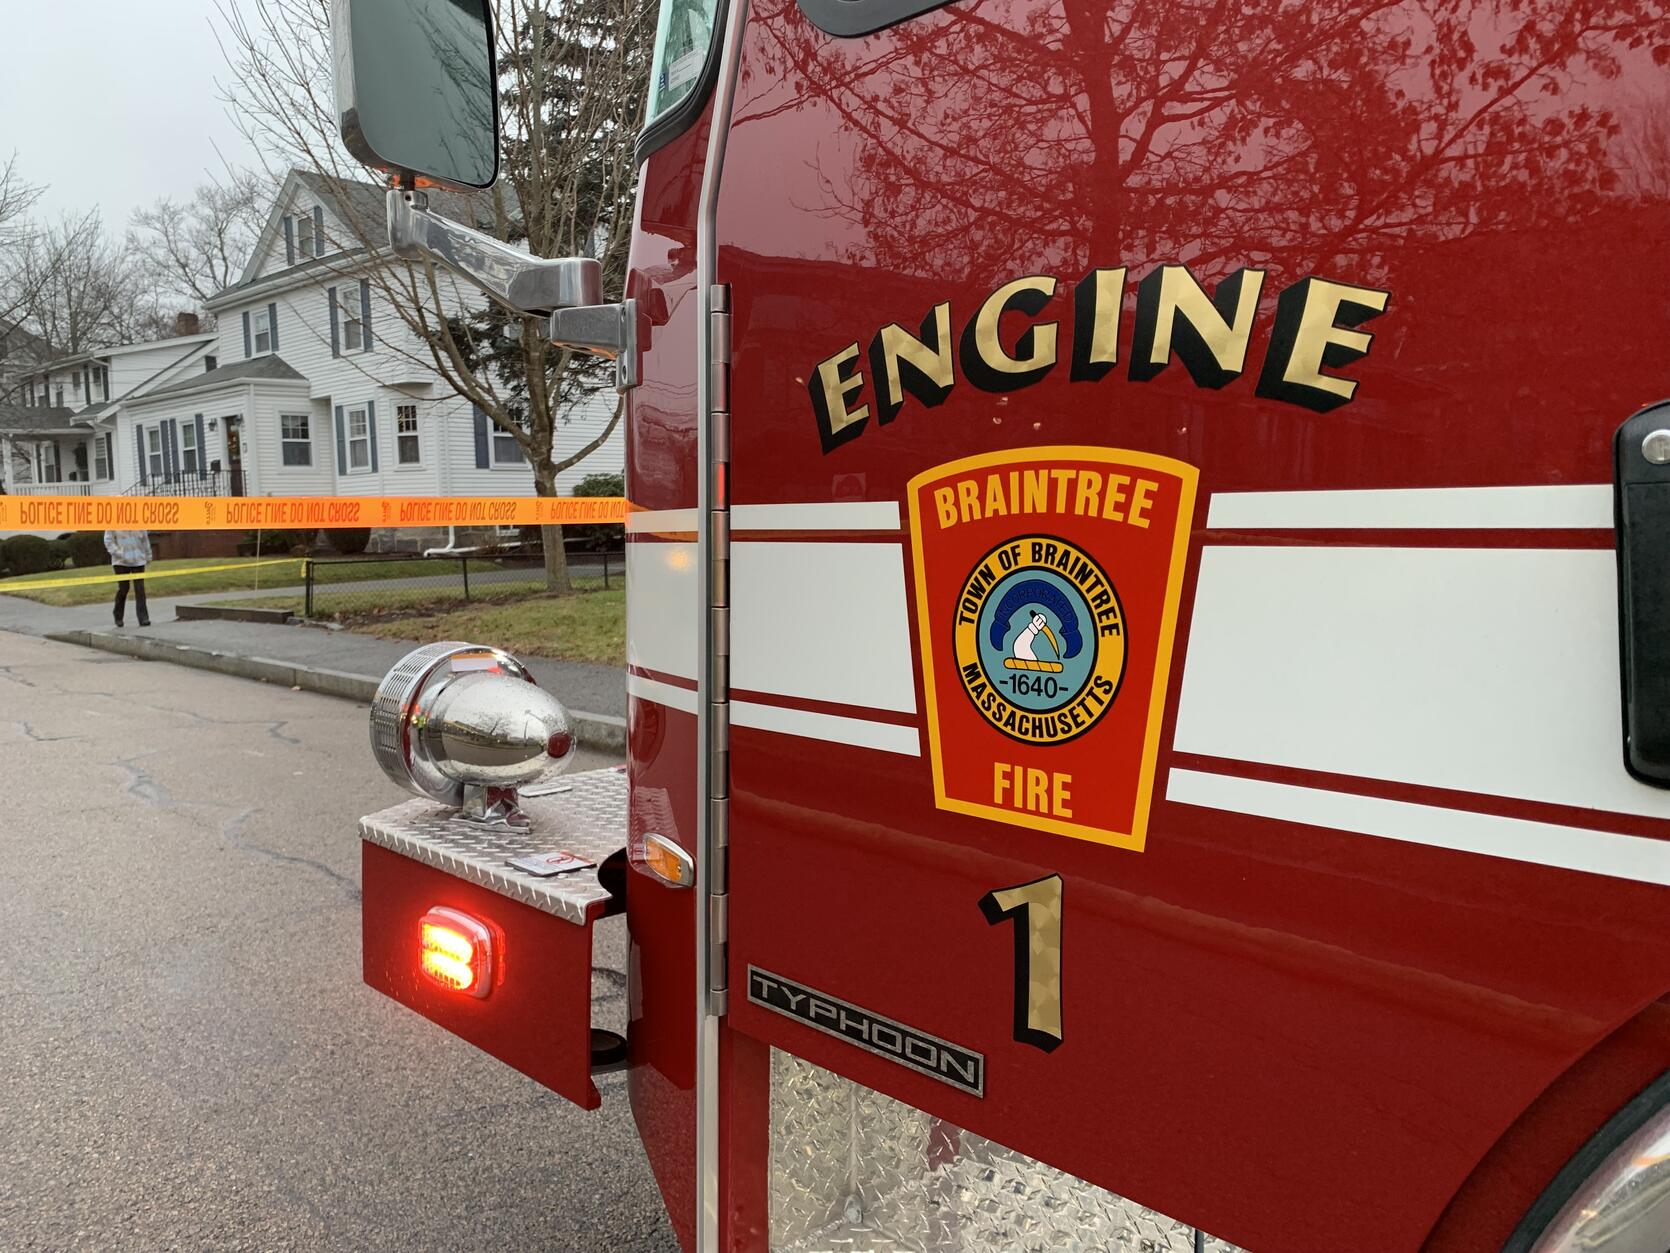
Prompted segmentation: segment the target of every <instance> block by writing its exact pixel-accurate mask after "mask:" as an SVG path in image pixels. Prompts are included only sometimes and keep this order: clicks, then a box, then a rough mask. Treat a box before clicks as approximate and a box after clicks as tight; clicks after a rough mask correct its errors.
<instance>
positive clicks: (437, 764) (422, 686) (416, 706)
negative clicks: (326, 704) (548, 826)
mask: <svg viewBox="0 0 1670 1253" xmlns="http://www.w3.org/2000/svg"><path fill="white" fill-rule="evenodd" d="M371 751H372V752H373V753H375V754H376V756H377V764H378V765H380V766H382V768H383V773H384V774H386V775H388V777H389V778H391V779H393V780H394V781H395V782H396V783H398V784H399V785H400V786H401V787H403V788H405V789H407V790H408V791H411V792H416V793H417V794H418V795H419V796H426V797H428V798H429V799H430V800H434V801H439V802H440V803H441V804H443V805H451V806H454V807H455V808H457V809H458V810H459V811H460V814H461V816H463V817H466V818H473V819H475V820H476V821H478V822H496V823H509V824H511V825H513V826H524V825H526V824H527V818H526V817H525V816H524V815H523V813H522V809H521V805H520V803H519V799H518V796H517V789H518V788H521V787H527V786H529V785H530V784H534V783H538V782H541V781H543V780H545V779H549V778H552V777H553V776H555V775H558V774H561V773H562V772H563V771H564V770H566V769H567V768H568V764H569V762H571V761H572V760H573V758H574V732H573V729H572V727H571V725H570V723H569V720H568V711H567V710H566V709H564V708H563V706H562V702H561V701H559V700H558V699H557V698H556V697H554V696H552V695H551V694H550V693H549V692H547V691H545V690H544V689H543V688H542V687H540V686H539V685H538V684H537V683H536V682H535V681H534V678H533V675H531V674H530V673H528V668H527V667H526V666H524V665H523V664H522V663H521V662H519V661H517V660H516V658H514V657H512V656H511V655H510V654H509V653H506V652H503V651H501V650H499V649H497V648H484V647H482V646H481V645H478V644H464V643H460V642H458V641H457V640H447V641H444V642H442V643H439V644H426V645H424V646H423V647H422V648H417V649H414V650H412V651H411V652H409V653H407V654H406V655H405V656H404V657H402V658H401V659H400V661H399V662H397V663H396V664H395V666H394V668H393V669H391V670H390V671H389V672H388V674H386V675H385V676H384V677H383V681H382V683H380V684H379V685H378V686H377V695H376V697H375V698H374V699H373V700H372V702H371Z"/></svg>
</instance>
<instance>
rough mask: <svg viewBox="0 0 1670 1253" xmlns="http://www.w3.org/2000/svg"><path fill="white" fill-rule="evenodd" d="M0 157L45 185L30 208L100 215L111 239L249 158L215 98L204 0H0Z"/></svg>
mask: <svg viewBox="0 0 1670 1253" xmlns="http://www.w3.org/2000/svg"><path fill="white" fill-rule="evenodd" d="M0 9H3V10H4V15H3V16H0V46H3V47H4V48H5V50H6V55H5V57H4V66H3V68H0V158H3V157H5V156H7V155H9V154H10V153H12V152H13V151H15V152H16V153H17V156H18V165H19V168H20V169H21V171H22V173H23V176H24V177H25V178H26V179H27V180H28V181H29V182H31V183H37V184H39V183H46V184H49V187H48V190H47V192H46V195H45V196H43V197H42V199H41V201H40V203H39V205H38V206H37V209H38V210H45V211H46V212H48V213H51V214H54V215H56V214H57V213H58V212H59V211H60V210H73V211H83V210H86V209H89V208H92V207H94V206H97V207H98V208H100V209H102V210H103V212H104V219H105V223H106V225H107V226H109V227H111V228H112V229H113V230H114V231H116V232H120V230H121V228H122V227H123V226H125V225H126V223H127V219H128V214H129V213H131V212H132V211H133V210H134V209H136V208H139V207H141V206H144V205H148V204H150V203H151V202H152V201H153V200H155V199H157V197H159V196H165V195H185V194H187V193H189V192H190V191H191V189H192V188H193V187H194V186H195V185H196V184H198V183H201V182H206V181H208V179H209V177H210V175H211V174H212V173H218V172H219V171H220V170H221V169H222V168H223V163H222V157H221V155H217V154H216V148H217V147H218V149H219V152H220V154H222V155H224V157H225V159H226V160H228V161H231V162H233V163H234V164H238V163H245V164H247V163H249V162H250V160H251V154H250V151H249V148H248V146H247V145H246V144H245V143H244V140H243V137H242V136H241V135H239V134H238V132H237V129H236V128H235V127H234V126H233V125H232V122H231V120H230V119H229V118H228V117H227V116H226V108H225V106H224V105H222V104H221V103H220V102H219V101H218V100H217V99H216V96H217V94H218V92H217V90H216V87H215V80H216V79H217V78H220V79H225V78H226V76H227V75H226V65H225V61H224V59H223V58H222V56H221V52H220V46H219V44H217V43H216V42H215V37H214V32H213V31H212V30H211V29H210V26H209V22H210V19H211V18H214V19H215V20H216V21H218V20H219V15H218V13H217V11H216V9H215V4H214V0H0Z"/></svg>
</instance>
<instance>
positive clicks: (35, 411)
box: [0, 404, 75, 431]
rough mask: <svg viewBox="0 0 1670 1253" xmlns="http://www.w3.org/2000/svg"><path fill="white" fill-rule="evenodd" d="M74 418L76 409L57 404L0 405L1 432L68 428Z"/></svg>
mask: <svg viewBox="0 0 1670 1253" xmlns="http://www.w3.org/2000/svg"><path fill="white" fill-rule="evenodd" d="M73 416H75V409H65V408H60V406H55V404H0V431H20V429H35V428H42V426H60V424H62V426H68V424H70V418H73Z"/></svg>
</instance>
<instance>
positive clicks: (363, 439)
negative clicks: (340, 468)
mask: <svg viewBox="0 0 1670 1253" xmlns="http://www.w3.org/2000/svg"><path fill="white" fill-rule="evenodd" d="M348 468H349V469H350V470H369V469H370V468H371V420H370V419H369V418H368V417H367V416H366V412H365V410H364V409H350V410H348Z"/></svg>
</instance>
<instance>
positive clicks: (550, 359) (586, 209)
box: [219, 0, 655, 591]
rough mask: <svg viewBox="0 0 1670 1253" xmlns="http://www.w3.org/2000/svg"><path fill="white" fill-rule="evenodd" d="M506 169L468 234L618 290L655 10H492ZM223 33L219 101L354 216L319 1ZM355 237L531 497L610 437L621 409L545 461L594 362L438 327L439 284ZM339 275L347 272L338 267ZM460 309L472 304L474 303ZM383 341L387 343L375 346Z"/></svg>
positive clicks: (257, 12)
mask: <svg viewBox="0 0 1670 1253" xmlns="http://www.w3.org/2000/svg"><path fill="white" fill-rule="evenodd" d="M494 12H495V28H496V30H497V32H498V43H499V46H498V73H499V96H500V103H501V110H502V113H503V117H502V122H503V127H504V132H505V135H504V141H505V143H504V152H505V163H504V171H503V174H502V176H501V178H500V181H499V183H498V185H497V186H496V187H495V188H494V190H493V192H492V193H491V198H490V201H489V203H488V204H486V205H481V206H478V207H479V209H480V210H481V211H479V212H477V213H475V214H474V216H475V217H476V219H477V221H476V224H477V225H482V226H485V227H487V228H488V229H490V230H491V231H492V233H493V234H495V235H497V236H498V237H499V238H501V239H504V240H507V241H514V242H521V243H525V245H526V247H527V248H528V250H529V251H530V252H532V253H534V254H535V255H538V256H562V255H577V254H587V255H593V256H596V257H597V258H598V259H599V260H600V261H601V262H602V264H603V273H604V286H605V288H606V289H608V290H613V291H618V290H619V289H620V286H621V284H622V283H623V281H624V276H625V269H626V253H627V248H628V245H629V243H630V238H631V228H632V195H633V190H634V181H635V179H636V172H637V171H636V165H635V163H634V161H633V154H632V145H633V143H634V141H635V138H636V135H637V132H638V129H639V124H640V122H641V120H642V110H643V102H644V96H645V92H646V89H647V85H648V79H649V60H650V45H651V42H652V39H653V35H654V28H655V13H654V7H653V4H652V3H649V2H648V0H572V2H570V3H566V4H563V5H561V6H553V7H547V5H546V4H545V3H543V2H542V0H494ZM220 15H221V21H220V24H219V26H220V35H221V40H222V45H223V48H224V50H225V52H226V56H227V61H228V64H229V66H230V68H231V81H230V82H229V83H228V84H227V85H226V87H225V89H224V93H223V94H224V97H225V99H226V101H227V103H228V104H229V105H230V106H231V107H232V110H233V114H234V117H236V118H237V119H238V120H239V122H240V124H241V126H242V129H243V130H244V133H245V135H246V136H247V137H248V138H249V139H250V141H251V143H252V144H253V145H254V146H255V147H256V149H257V150H258V151H261V152H263V153H265V154H267V157H268V159H269V160H270V161H271V162H273V163H274V164H275V165H277V166H291V165H293V166H298V167H300V168H302V169H304V170H311V171H314V172H316V173H318V174H320V175H322V176H324V177H325V178H326V179H327V180H330V182H331V183H332V184H333V186H334V187H335V188H336V189H337V190H338V193H339V194H338V196H337V199H338V202H339V204H341V205H348V206H351V205H352V203H353V197H352V195H351V194H347V193H349V192H350V190H351V185H354V184H357V183H358V182H359V180H362V179H363V178H364V177H365V176H366V172H365V171H364V168H363V167H361V166H359V165H358V164H357V163H355V162H354V161H353V159H352V158H350V157H349V156H348V155H347V154H346V153H345V152H344V151H343V149H342V147H341V145H340V143H339V142H338V140H337V135H336V115H335V110H334V107H333V104H332V96H331V84H330V56H329V29H330V6H329V3H328V0H268V2H267V3H265V4H263V5H260V6H257V7H256V8H255V9H254V11H253V12H250V11H248V8H247V6H235V5H233V4H232V3H229V2H223V3H222V5H221V8H220ZM349 216H350V218H351V221H350V228H351V229H352V230H353V231H354V232H355V234H356V236H357V237H358V238H357V240H356V241H353V242H357V243H358V244H360V245H362V246H364V247H365V248H367V249H369V250H372V251H373V252H374V253H378V255H379V256H380V259H381V264H379V265H377V266H376V267H375V269H374V271H373V273H372V276H371V277H372V281H373V282H374V283H375V284H376V285H377V287H378V288H379V289H380V291H381V293H382V295H383V297H384V298H385V299H386V300H387V301H388V303H389V304H390V305H392V307H393V308H394V309H395V311H396V312H397V313H398V315H399V317H400V319H401V321H402V322H403V323H404V324H405V325H406V326H407V327H408V328H409V329H410V330H411V332H412V334H413V336H414V337H415V342H416V343H417V344H418V345H419V346H420V347H419V352H420V354H421V357H422V359H423V361H424V363H425V364H427V365H428V366H430V367H431V368H433V369H434V370H435V371H436V372H437V373H438V374H439V375H440V376H441V378H442V379H443V380H444V381H445V382H446V383H447V385H448V386H450V387H451V388H452V389H453V390H454V391H455V392H457V393H458V394H459V395H460V396H463V397H465V398H466V399H468V400H469V401H470V402H471V403H473V404H474V405H476V406H477V407H478V408H479V409H480V410H481V411H482V412H483V413H485V414H486V415H487V417H488V419H489V420H491V421H492V422H493V424H494V425H495V426H496V427H497V428H498V429H499V430H501V431H505V432H508V433H509V434H511V435H512V436H514V437H515V439H516V442H517V443H518V444H519V445H520V446H521V448H522V449H523V452H524V453H525V455H526V456H527V458H528V461H529V463H530V465H531V468H532V471H533V476H534V483H535V490H536V491H537V492H538V493H539V494H540V495H542V496H553V495H556V493H557V476H558V475H559V474H560V473H561V472H562V471H564V470H566V469H568V468H569V467H570V466H573V465H575V464H577V463H578V462H579V461H581V460H582V459H583V458H585V457H586V456H588V455H590V454H591V453H592V452H593V451H595V450H596V449H597V448H599V447H601V446H602V444H603V443H604V442H605V441H606V440H607V439H608V437H609V435H610V434H612V433H613V431H614V428H615V426H616V425H617V424H618V423H619V421H620V417H621V406H620V404H619V402H618V400H617V401H616V402H615V404H614V410H613V414H612V416H611V417H610V419H609V421H608V422H607V423H606V424H605V427H604V429H603V430H602V431H601V432H599V433H598V435H597V436H596V437H595V438H594V439H592V440H589V441H588V442H587V443H586V444H585V445H584V446H583V447H582V448H581V449H579V450H578V451H577V452H575V453H572V454H570V455H568V456H566V457H563V458H561V459H558V458H557V457H556V456H555V455H554V453H553V445H554V437H555V433H556V431H557V429H558V428H559V427H560V426H561V425H562V424H563V423H565V422H566V421H568V420H569V417H568V415H569V413H570V411H571V410H572V408H573V406H574V404H575V402H576V401H578V400H580V399H582V398H583V397H585V396H588V395H592V394H595V393H597V392H598V391H600V390H602V389H605V388H607V387H608V385H609V374H608V373H607V371H606V370H604V369H601V368H599V363H598V360H597V359H596V358H594V357H590V356H586V355H584V354H577V353H572V352H569V351H567V350H565V349H558V348H554V347H552V346H551V344H550V343H549V341H548V340H547V339H546V334H545V326H544V323H543V321H542V320H540V319H534V318H522V317H518V316H514V315H510V314H507V313H506V312H505V311H503V310H498V309H490V310H483V311H481V312H480V313H478V314H475V315H469V316H461V317H460V316H448V315H447V314H446V313H445V312H443V311H444V310H445V309H446V308H447V305H446V304H445V303H443V301H442V292H443V290H446V291H448V292H454V291H456V290H457V289H456V287H455V286H454V285H453V284H452V281H451V278H450V276H444V275H440V274H437V273H436V271H435V269H434V267H433V266H431V265H429V264H427V263H423V264H409V263H406V262H403V261H397V260H396V259H395V258H393V257H392V256H389V255H387V254H386V238H385V236H384V234H383V222H382V219H381V215H380V214H370V213H364V214H353V213H350V214H349ZM344 264H352V259H351V258H350V259H349V260H348V261H347V262H345V263H344ZM468 303H469V305H470V306H471V307H475V308H478V309H479V307H480V300H479V298H474V297H472V298H471V300H470V301H469V302H468ZM385 342H386V341H385ZM545 540H546V542H545V565H546V579H547V585H548V586H549V587H550V588H551V589H552V590H554V591H567V590H569V586H570V584H569V578H568V568H567V562H566V560H565V559H564V555H563V547H562V542H561V531H560V529H558V528H554V527H553V528H547V530H546V535H545Z"/></svg>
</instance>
